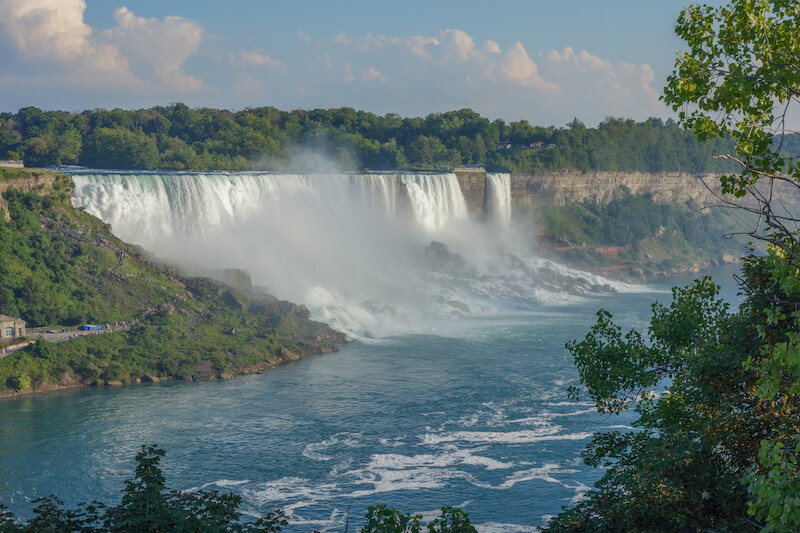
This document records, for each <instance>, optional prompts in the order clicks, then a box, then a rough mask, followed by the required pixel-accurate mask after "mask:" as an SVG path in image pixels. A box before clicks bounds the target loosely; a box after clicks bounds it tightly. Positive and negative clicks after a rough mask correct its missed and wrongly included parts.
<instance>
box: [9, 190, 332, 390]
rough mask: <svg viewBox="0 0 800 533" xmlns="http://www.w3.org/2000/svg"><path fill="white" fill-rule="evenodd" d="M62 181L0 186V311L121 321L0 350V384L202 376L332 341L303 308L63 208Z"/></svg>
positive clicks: (32, 321) (70, 321) (56, 320)
mask: <svg viewBox="0 0 800 533" xmlns="http://www.w3.org/2000/svg"><path fill="white" fill-rule="evenodd" d="M71 186H72V184H71V180H70V178H69V177H67V176H60V177H58V178H57V179H56V180H55V181H54V184H53V188H52V190H50V191H43V192H36V193H23V192H19V191H17V190H15V189H14V188H10V189H9V190H7V191H6V192H5V193H4V194H3V197H4V199H5V200H6V201H7V203H8V211H9V214H10V217H11V219H10V220H9V221H6V220H5V217H3V216H0V314H6V315H11V316H19V317H21V318H23V319H24V320H25V321H26V322H27V323H28V327H29V328H31V327H34V326H41V327H49V328H56V329H63V328H68V329H69V330H72V329H73V328H74V327H75V326H79V325H81V324H86V323H94V324H115V323H118V324H119V325H118V326H117V329H118V330H120V331H118V332H114V333H107V334H103V335H90V336H85V337H80V338H76V339H72V340H70V341H68V342H61V343H49V342H46V341H39V342H37V343H36V344H35V345H34V346H32V347H30V348H28V349H25V350H21V351H18V352H15V353H13V354H11V355H8V356H7V357H5V358H3V359H0V392H2V391H6V390H9V389H11V390H15V389H16V390H25V389H28V388H31V387H32V388H34V389H46V388H48V387H53V386H74V385H78V384H103V383H121V382H135V381H139V380H141V379H142V378H145V379H151V380H152V379H153V378H156V379H158V378H183V379H190V378H191V379H210V378H214V377H217V376H219V375H223V374H235V373H239V372H245V371H252V370H256V369H258V368H264V367H265V366H269V365H274V364H275V363H276V362H278V361H280V360H283V359H292V358H295V357H299V356H300V355H303V354H306V353H311V352H318V351H331V350H333V349H335V347H336V346H337V345H338V344H339V343H341V342H342V340H343V338H342V336H341V335H339V334H336V333H334V332H333V331H332V330H330V328H328V327H327V326H325V325H323V324H319V323H316V322H313V321H311V320H308V314H307V311H306V310H305V308H303V307H297V306H293V305H292V304H288V303H284V304H285V305H283V304H281V303H280V302H279V303H278V304H277V305H274V300H275V299H274V297H272V296H270V295H266V294H251V293H249V292H248V291H247V287H244V288H243V289H234V288H232V287H228V286H226V285H224V284H222V283H219V282H216V281H213V280H210V279H204V278H184V277H181V276H180V275H179V274H178V273H177V272H175V271H174V270H172V269H169V268H165V267H161V266H158V265H154V264H152V263H150V262H149V261H148V260H147V259H146V258H145V257H143V256H142V255H141V254H140V251H139V250H138V249H137V248H135V247H133V246H129V245H126V244H125V243H123V242H121V241H119V240H118V239H117V238H115V237H114V236H113V235H112V233H111V230H110V228H109V226H108V225H106V224H103V223H102V222H101V221H100V220H98V219H96V218H94V217H92V216H90V215H89V214H87V213H85V212H83V211H80V210H76V209H73V208H72V207H71V205H70V203H69V190H70V188H71ZM123 323H125V324H127V325H128V326H129V329H126V330H124V331H123V327H122V325H123Z"/></svg>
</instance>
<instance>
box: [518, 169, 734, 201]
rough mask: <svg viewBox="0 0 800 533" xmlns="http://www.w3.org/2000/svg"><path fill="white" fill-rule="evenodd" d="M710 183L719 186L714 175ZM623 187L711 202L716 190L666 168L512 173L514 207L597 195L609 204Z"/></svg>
mask: <svg viewBox="0 0 800 533" xmlns="http://www.w3.org/2000/svg"><path fill="white" fill-rule="evenodd" d="M704 178H706V179H705V182H706V184H708V185H709V186H711V185H713V186H714V187H717V188H718V187H719V185H718V182H717V181H716V180H715V179H713V178H712V177H711V176H705V177H704ZM623 187H626V188H628V189H629V190H630V191H631V193H633V194H635V195H644V194H649V195H651V196H652V198H653V200H654V201H656V202H658V203H665V204H666V203H670V204H684V203H687V202H690V203H694V204H704V203H709V202H712V201H713V200H714V196H713V194H712V193H711V192H710V191H709V190H708V188H707V187H706V185H704V184H703V179H701V178H698V177H697V176H694V175H691V174H683V173H677V172H675V173H670V172H664V173H659V174H646V173H642V172H594V173H590V174H581V173H579V172H559V173H549V174H541V175H537V176H530V175H524V174H512V175H511V199H512V202H513V203H514V207H516V208H520V209H525V208H536V207H539V206H542V205H553V206H559V205H564V204H566V203H568V202H580V201H582V200H584V199H590V200H591V199H594V200H596V201H597V202H600V203H604V204H607V203H609V202H611V201H612V200H614V199H615V198H619V197H621V196H622V191H623Z"/></svg>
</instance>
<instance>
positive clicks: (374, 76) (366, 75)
mask: <svg viewBox="0 0 800 533" xmlns="http://www.w3.org/2000/svg"><path fill="white" fill-rule="evenodd" d="M361 79H362V80H364V81H373V80H378V81H380V82H381V83H386V78H385V77H384V76H383V74H381V71H380V70H377V69H375V68H372V67H369V68H368V69H366V70H363V71H361Z"/></svg>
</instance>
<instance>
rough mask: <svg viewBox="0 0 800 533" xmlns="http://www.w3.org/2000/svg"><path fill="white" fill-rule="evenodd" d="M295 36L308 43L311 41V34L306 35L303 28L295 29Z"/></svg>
mask: <svg viewBox="0 0 800 533" xmlns="http://www.w3.org/2000/svg"><path fill="white" fill-rule="evenodd" d="M297 36H298V37H300V38H301V39H302V40H303V41H305V42H307V43H309V44H311V42H312V41H313V39H311V36H310V35H308V34H307V33H306V32H304V31H303V30H297Z"/></svg>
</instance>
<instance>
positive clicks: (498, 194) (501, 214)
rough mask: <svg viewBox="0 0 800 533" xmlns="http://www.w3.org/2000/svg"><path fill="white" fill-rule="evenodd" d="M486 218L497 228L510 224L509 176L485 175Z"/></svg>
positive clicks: (502, 174)
mask: <svg viewBox="0 0 800 533" xmlns="http://www.w3.org/2000/svg"><path fill="white" fill-rule="evenodd" d="M486 218H487V220H489V221H490V222H491V223H493V224H495V225H498V226H508V225H509V224H510V223H511V175H510V174H506V173H494V172H489V173H488V174H486Z"/></svg>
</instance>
